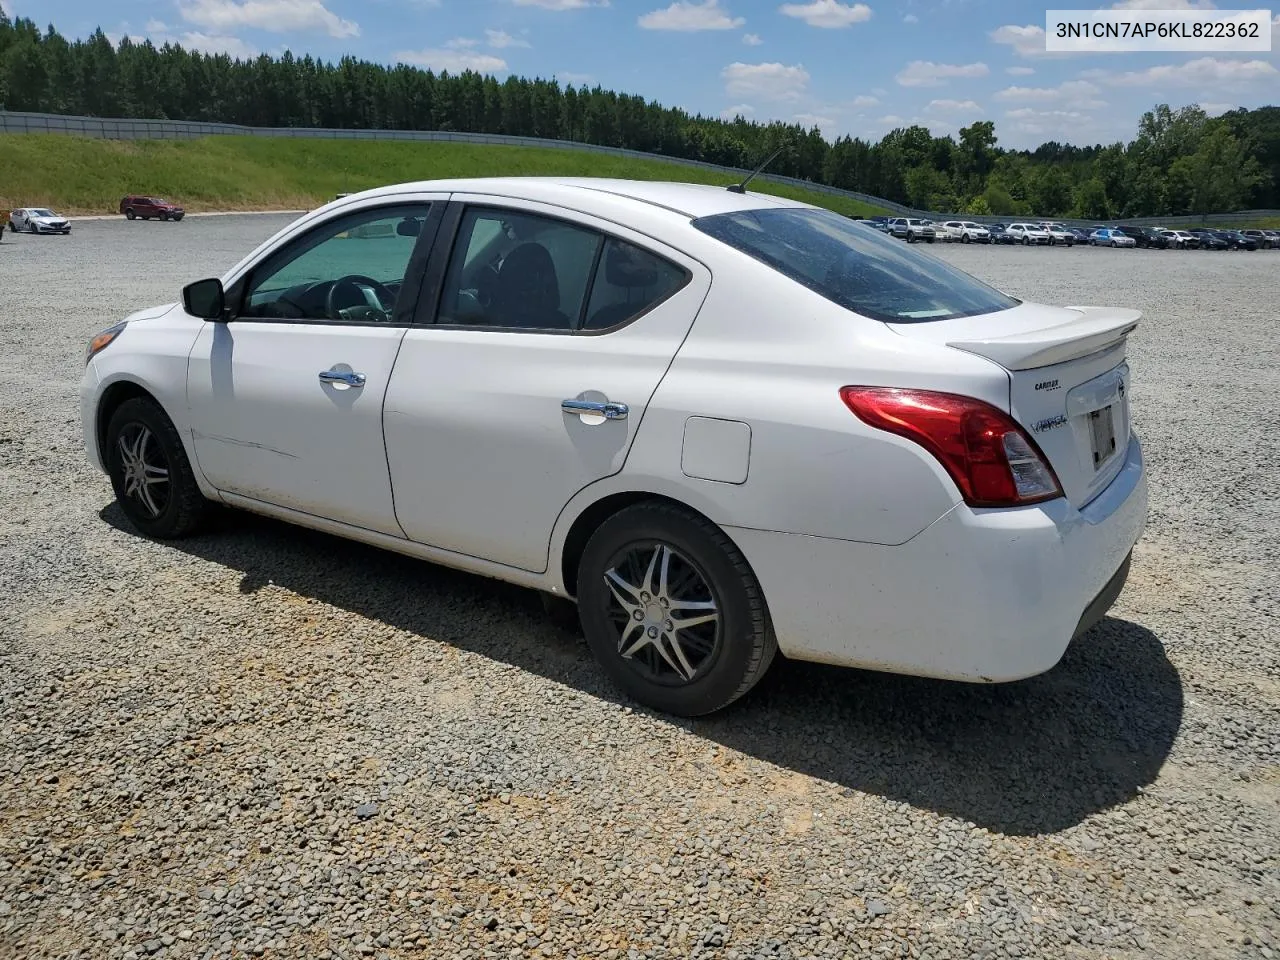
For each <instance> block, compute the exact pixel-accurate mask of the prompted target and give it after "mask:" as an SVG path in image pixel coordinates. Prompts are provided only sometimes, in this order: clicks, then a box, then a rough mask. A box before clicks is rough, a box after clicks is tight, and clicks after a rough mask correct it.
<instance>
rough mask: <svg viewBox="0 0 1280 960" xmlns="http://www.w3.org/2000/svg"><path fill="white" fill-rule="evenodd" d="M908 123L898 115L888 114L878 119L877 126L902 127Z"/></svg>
mask: <svg viewBox="0 0 1280 960" xmlns="http://www.w3.org/2000/svg"><path fill="white" fill-rule="evenodd" d="M906 122H907V121H906V119H905V118H903V117H900V116H898V115H897V114H896V113H890V114H886V115H885V116H883V117H876V124H877V126H881V127H900V126H902V125H903V124H905V123H906Z"/></svg>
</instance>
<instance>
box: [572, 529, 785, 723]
mask: <svg viewBox="0 0 1280 960" xmlns="http://www.w3.org/2000/svg"><path fill="white" fill-rule="evenodd" d="M578 610H579V613H580V616H581V618H582V628H583V632H584V633H585V634H586V638H587V643H588V645H589V646H590V647H591V650H592V653H594V654H595V657H596V659H597V660H598V661H599V662H600V664H601V666H602V667H603V668H604V670H605V672H606V673H608V674H609V676H610V678H611V679H612V680H613V681H614V683H616V684H617V685H618V686H619V687H620V688H622V689H623V690H624V691H625V692H626V693H628V694H629V695H630V696H631V697H633V698H634V699H636V700H638V701H639V702H641V703H643V704H645V705H646V706H649V707H652V708H654V709H656V710H661V711H663V712H665V713H670V714H674V715H676V716H682V717H696V716H702V715H705V714H708V713H714V712H716V711H717V710H721V709H723V708H724V707H726V706H728V705H729V704H730V703H732V702H733V701H735V700H737V699H738V698H739V697H741V696H742V695H743V694H745V693H746V692H747V691H748V690H750V689H751V688H752V687H753V686H755V685H756V683H758V682H759V681H760V679H761V678H762V677H763V676H764V674H765V672H766V671H767V670H768V669H769V665H770V664H771V663H772V662H773V658H774V656H775V654H776V653H777V649H778V644H777V640H776V638H775V637H774V633H773V627H772V625H771V624H770V622H769V614H768V611H767V610H766V608H765V603H764V595H763V592H762V591H761V589H760V583H759V581H757V580H756V577H755V574H753V573H752V572H751V568H750V566H748V564H747V561H746V558H745V557H744V556H743V555H742V553H741V551H739V550H738V548H737V547H736V546H735V545H734V544H733V542H732V541H731V540H730V539H729V538H728V537H727V536H725V534H724V533H723V532H722V531H721V530H720V529H719V528H718V527H716V526H715V524H713V523H711V522H710V521H709V520H706V519H705V518H703V517H700V516H698V515H696V514H694V513H691V512H689V511H687V510H685V509H683V508H681V507H677V506H674V505H669V504H665V503H641V504H637V505H636V506H633V507H628V508H627V509H625V510H622V511H621V512H619V513H617V514H615V515H614V516H612V517H610V518H609V519H608V520H606V521H605V522H604V523H602V524H601V525H600V527H599V529H597V530H596V532H595V533H594V534H592V536H591V539H590V540H589V541H588V542H587V546H586V549H585V550H584V551H583V554H582V559H581V561H580V562H579V564H578ZM682 622H684V625H682V626H673V624H681V623H682Z"/></svg>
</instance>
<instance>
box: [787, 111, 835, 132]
mask: <svg viewBox="0 0 1280 960" xmlns="http://www.w3.org/2000/svg"><path fill="white" fill-rule="evenodd" d="M791 119H792V120H793V121H794V122H795V123H798V124H800V126H802V127H804V128H806V129H808V128H810V127H819V128H821V127H829V126H831V125H832V124H833V123H835V121H834V120H832V119H831V118H830V117H824V116H821V115H819V114H816V113H797V114H796V115H795V116H794V117H792V118H791Z"/></svg>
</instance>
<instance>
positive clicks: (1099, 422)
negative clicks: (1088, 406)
mask: <svg viewBox="0 0 1280 960" xmlns="http://www.w3.org/2000/svg"><path fill="white" fill-rule="evenodd" d="M1089 442H1090V446H1091V447H1092V448H1093V469H1094V470H1100V469H1102V465H1103V464H1104V463H1106V462H1107V461H1108V460H1110V459H1111V458H1112V456H1114V455H1115V452H1116V424H1115V414H1114V412H1113V406H1112V405H1111V404H1107V406H1105V407H1100V408H1099V409H1097V410H1092V411H1090V413H1089Z"/></svg>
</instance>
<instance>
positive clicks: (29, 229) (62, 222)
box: [9, 207, 71, 233]
mask: <svg viewBox="0 0 1280 960" xmlns="http://www.w3.org/2000/svg"><path fill="white" fill-rule="evenodd" d="M9 229H10V230H12V231H13V232H14V233H19V232H21V233H70V232H71V221H70V220H68V219H67V218H66V217H60V216H58V215H57V214H56V213H54V212H53V211H52V210H50V209H48V208H47V207H19V208H18V209H17V210H14V211H12V212H11V213H10V214H9Z"/></svg>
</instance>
